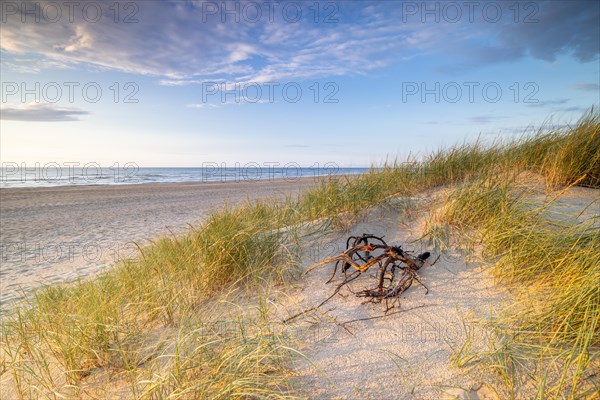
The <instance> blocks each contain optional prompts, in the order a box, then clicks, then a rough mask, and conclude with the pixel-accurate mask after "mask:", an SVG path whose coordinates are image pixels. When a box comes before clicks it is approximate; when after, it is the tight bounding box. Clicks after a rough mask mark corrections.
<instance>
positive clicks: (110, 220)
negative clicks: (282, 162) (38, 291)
mask: <svg viewBox="0 0 600 400" xmlns="http://www.w3.org/2000/svg"><path fill="white" fill-rule="evenodd" d="M314 183H315V179H314V178H304V179H295V180H290V181H286V180H268V181H267V180H265V181H246V182H226V183H162V184H142V185H111V186H71V187H55V188H21V189H2V190H1V191H0V194H1V198H2V201H1V202H0V218H1V229H0V243H1V261H2V268H1V269H0V279H1V284H0V293H1V296H0V304H2V305H3V306H4V305H5V304H6V303H7V302H10V301H12V300H15V299H17V298H19V297H21V294H22V291H23V290H25V291H27V290H29V289H31V288H35V287H39V286H41V285H44V284H49V283H56V282H65V281H69V280H72V279H76V278H79V277H86V276H90V275H92V274H95V273H97V272H99V271H102V270H104V269H106V268H107V267H109V266H110V265H112V264H114V262H115V261H117V260H118V259H120V258H126V257H131V256H134V255H135V254H136V251H137V249H136V246H135V244H134V243H133V242H136V243H138V244H142V243H145V242H147V241H148V240H150V239H152V238H155V237H157V236H160V235H167V234H171V233H178V232H181V231H183V230H185V229H186V228H187V227H188V224H192V225H193V224H197V223H198V222H200V221H201V220H202V219H203V218H204V217H206V215H207V214H208V213H209V212H210V211H211V210H213V209H215V208H218V207H222V206H223V205H224V204H229V205H235V204H239V203H240V202H242V201H244V200H245V199H258V198H268V197H277V198H283V197H284V196H286V195H296V194H298V193H301V192H303V191H305V190H306V189H307V188H309V187H310V186H311V185H313V184H314Z"/></svg>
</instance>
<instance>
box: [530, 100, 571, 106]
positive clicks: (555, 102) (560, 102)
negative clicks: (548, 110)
mask: <svg viewBox="0 0 600 400" xmlns="http://www.w3.org/2000/svg"><path fill="white" fill-rule="evenodd" d="M569 100H570V99H554V100H542V101H538V102H537V103H528V104H527V107H534V108H544V107H554V106H561V105H563V104H566V103H568V102H569Z"/></svg>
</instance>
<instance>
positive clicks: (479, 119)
mask: <svg viewBox="0 0 600 400" xmlns="http://www.w3.org/2000/svg"><path fill="white" fill-rule="evenodd" d="M506 118H508V117H505V116H496V115H476V116H474V117H470V118H469V121H471V122H473V123H476V124H489V123H491V122H495V121H498V120H502V119H506Z"/></svg>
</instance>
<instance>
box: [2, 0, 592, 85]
mask: <svg viewBox="0 0 600 400" xmlns="http://www.w3.org/2000/svg"><path fill="white" fill-rule="evenodd" d="M25 3H28V4H29V3H31V2H15V3H14V4H15V5H16V6H17V10H16V11H15V13H14V14H11V15H8V16H6V17H7V21H6V22H3V28H2V31H1V33H0V36H1V39H2V40H1V48H2V50H3V51H4V52H6V53H7V54H9V55H11V58H10V59H9V60H8V61H7V64H6V66H8V67H10V68H11V69H14V70H27V68H28V67H27V63H26V62H24V57H25V56H26V55H28V54H33V55H36V56H38V57H40V58H41V59H43V60H47V61H44V62H43V63H39V65H37V66H35V67H33V68H29V70H28V72H39V71H40V70H41V69H42V68H46V67H50V68H52V67H58V66H61V67H62V66H68V65H69V64H73V63H87V64H91V65H95V66H98V67H102V68H108V69H116V70H120V71H125V72H132V73H136V74H144V75H151V76H157V77H160V78H162V80H161V84H164V85H187V84H195V83H199V82H202V81H206V80H212V81H218V80H225V81H227V82H259V83H260V82H267V81H277V80H295V79H309V78H321V77H335V76H345V75H356V74H365V73H368V72H369V71H372V70H373V69H377V68H382V67H385V66H387V65H389V64H390V63H394V62H403V60H411V59H414V58H415V57H420V56H424V55H425V56H426V55H433V56H436V55H437V56H440V55H443V61H442V62H441V63H439V64H438V65H439V66H440V68H442V67H441V66H442V65H445V67H443V68H446V69H447V70H452V69H453V68H454V69H455V70H460V69H462V68H464V67H465V66H466V67H476V66H480V65H485V64H490V63H501V62H511V61H516V60H518V59H521V58H523V57H526V56H531V57H534V58H538V59H543V60H547V61H552V60H554V59H555V58H556V57H557V56H558V55H560V54H565V53H570V54H572V55H573V56H574V57H575V58H577V59H578V60H580V61H582V62H587V61H591V60H594V59H596V58H597V57H598V54H599V50H598V49H599V47H600V45H599V39H598V36H599V35H598V26H597V20H598V18H599V6H598V3H586V2H568V1H560V2H557V1H537V2H532V3H531V4H533V5H535V7H536V8H535V9H533V10H529V11H528V10H523V9H521V12H522V13H521V15H520V17H519V18H520V20H519V21H518V22H517V23H516V22H515V21H514V11H511V10H512V9H509V8H507V7H508V6H504V5H503V7H505V9H504V10H503V13H504V14H503V15H504V18H503V19H502V20H501V21H498V22H497V23H490V21H486V20H484V19H483V18H482V15H483V14H482V9H483V5H480V6H479V7H478V8H477V10H476V11H477V12H476V13H475V15H476V16H477V18H475V20H474V21H469V18H467V17H466V15H468V14H467V11H468V10H463V13H464V15H465V17H464V18H462V19H461V20H460V21H459V22H458V23H448V22H447V21H444V20H442V21H440V22H439V23H432V21H430V23H422V21H421V15H420V14H419V15H415V16H412V17H411V18H409V19H406V15H403V7H402V5H401V3H397V2H380V3H366V2H364V3H363V2H339V3H337V2H335V3H334V2H322V3H320V7H321V13H320V14H319V17H318V21H316V22H315V21H314V16H313V14H311V11H310V9H309V8H308V6H305V7H304V9H302V12H303V15H304V18H302V19H301V20H300V21H298V22H290V20H289V18H285V17H284V14H283V12H282V10H283V9H284V7H285V5H286V4H287V2H285V1H282V2H281V3H277V4H279V5H278V6H277V8H276V11H275V12H274V14H273V15H274V18H270V17H269V16H268V15H269V14H268V10H262V16H261V20H260V21H259V22H258V23H257V22H252V21H251V20H250V19H248V18H247V17H246V18H244V14H242V18H241V19H240V20H239V21H236V20H235V17H233V16H231V15H230V16H229V17H228V18H226V19H227V21H226V22H225V23H223V22H222V18H223V15H221V13H222V11H223V10H222V9H224V8H229V9H234V8H235V7H238V8H239V7H243V6H245V5H246V3H245V2H238V1H233V2H232V1H225V2H214V3H211V4H214V5H216V6H217V7H218V8H219V10H218V11H219V13H218V14H217V15H212V14H207V9H206V4H207V3H206V2H201V1H178V0H165V1H138V2H131V4H134V5H135V6H136V7H137V11H136V10H134V9H132V10H129V11H136V12H135V14H134V15H133V19H134V21H133V22H131V21H130V22H131V23H125V21H124V18H125V17H126V16H127V15H129V14H128V13H125V12H123V13H121V14H120V15H119V17H118V21H117V22H115V21H114V17H115V14H114V4H113V3H111V2H107V3H103V2H97V1H92V0H80V1H79V2H77V4H78V5H77V6H76V9H77V10H76V11H77V12H76V13H75V18H74V20H73V21H72V22H71V21H69V18H68V17H66V16H64V17H63V18H61V19H60V21H58V22H51V21H47V20H46V19H44V18H42V20H41V21H39V22H35V21H34V19H33V18H32V17H31V16H29V17H28V18H26V21H27V22H26V23H23V22H22V21H21V15H20V8H21V7H23V4H25ZM38 3H40V4H41V7H42V8H43V7H44V6H45V5H46V4H48V3H50V0H40V1H38ZM53 3H55V4H56V2H53ZM88 3H93V4H94V6H93V7H90V8H94V9H95V8H96V7H99V6H101V7H102V15H103V17H102V18H101V19H100V20H99V21H97V22H93V23H92V22H89V21H86V20H84V19H82V17H81V15H80V14H82V13H81V11H82V10H83V9H84V8H85V7H86V6H87V4H88ZM209 3H210V2H209ZM435 3H437V2H432V3H422V2H419V3H415V4H418V5H419V7H421V8H423V7H429V8H432V7H433V6H435ZM127 4H130V3H127ZM236 4H237V5H236ZM256 4H263V3H261V2H257V3H256ZM264 4H266V3H264ZM295 4H296V7H297V6H298V4H300V5H301V7H302V5H304V4H310V5H311V6H312V7H313V10H314V4H313V3H295ZM497 4H503V3H497ZM507 4H508V3H507ZM29 5H30V4H29ZM29 5H28V7H29ZM328 5H329V6H332V5H335V7H334V8H325V7H328ZM121 6H122V5H121ZM111 7H112V8H111ZM265 7H267V6H265ZM438 7H439V4H438ZM122 11H124V10H122ZM532 11H534V15H533V16H532V17H531V18H532V19H533V20H534V21H535V22H530V23H525V22H524V21H523V19H525V18H526V17H528V16H530V14H531V12H532ZM66 12H67V10H65V13H66ZM332 13H333V19H332V20H331V21H327V19H326V17H327V16H328V15H329V14H332ZM574 26H576V27H577V28H576V29H573V27H574ZM5 58H6V57H5ZM53 63H54V64H53Z"/></svg>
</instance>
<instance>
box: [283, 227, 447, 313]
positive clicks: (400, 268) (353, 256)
mask: <svg viewBox="0 0 600 400" xmlns="http://www.w3.org/2000/svg"><path fill="white" fill-rule="evenodd" d="M429 257H430V253H429V252H425V253H422V254H419V255H417V256H414V255H412V254H411V253H410V252H408V251H404V250H402V248H401V247H400V246H389V245H388V244H387V243H386V242H385V241H384V240H383V238H381V237H378V236H375V235H369V234H364V235H362V236H350V237H349V238H348V240H347V241H346V250H345V251H344V252H342V253H340V254H338V255H337V256H334V257H329V258H326V259H324V260H322V261H319V262H317V263H315V264H313V265H312V266H311V267H310V268H308V270H307V271H306V274H308V273H309V272H311V271H312V270H314V269H315V268H317V267H320V266H323V265H327V264H331V263H335V264H334V268H333V272H332V274H331V277H330V278H329V280H328V281H327V282H326V283H330V282H331V281H333V279H334V278H335V275H336V273H337V270H338V267H339V266H340V264H341V271H340V272H341V273H342V274H343V275H344V279H343V281H342V282H341V283H339V284H338V285H337V286H336V288H335V289H334V291H333V293H332V294H331V295H330V296H329V297H328V298H326V299H325V300H323V301H322V302H321V303H320V304H318V305H316V306H314V307H311V308H309V309H307V310H304V311H302V312H301V313H298V314H295V315H293V316H291V317H289V318H287V319H286V320H285V322H288V321H291V320H292V319H295V318H297V317H299V316H300V315H303V314H306V313H307V312H309V311H313V310H316V309H318V308H319V307H321V306H322V305H323V304H325V303H326V302H328V301H329V300H331V299H332V298H333V297H334V296H335V295H336V294H338V293H339V291H340V290H341V289H342V288H343V287H344V286H346V285H348V284H349V283H350V282H352V281H354V280H355V279H357V278H359V277H360V276H362V275H363V273H364V272H366V271H368V270H369V269H370V268H371V267H373V266H374V265H377V266H379V271H378V274H377V286H375V287H373V288H370V289H364V290H361V291H359V292H353V293H354V294H355V295H356V296H357V297H367V298H368V300H367V302H375V303H379V302H381V301H384V300H385V302H386V310H385V312H386V314H387V312H388V311H389V310H390V309H392V308H394V303H396V302H397V301H398V299H399V297H400V295H401V294H402V293H403V292H404V291H405V290H406V289H408V288H409V287H411V286H412V284H413V283H414V282H415V281H416V282H418V283H419V284H420V285H421V286H423V287H424V288H425V294H427V293H428V292H429V289H428V288H427V286H425V285H424V284H423V282H421V280H420V279H419V275H418V273H417V271H419V269H421V267H422V266H423V265H424V264H425V261H426V260H427V259H428V258H429ZM438 258H439V257H438ZM435 262H437V259H436V260H435V261H434V262H433V263H432V265H433V264H435ZM349 271H350V272H349ZM390 300H391V305H390V303H389V301H390Z"/></svg>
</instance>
